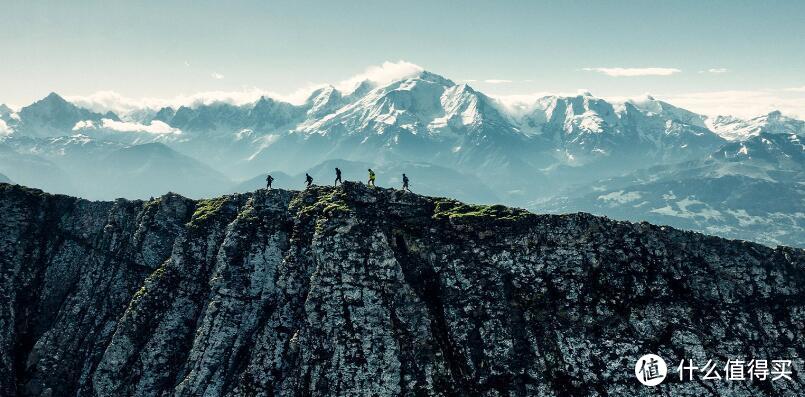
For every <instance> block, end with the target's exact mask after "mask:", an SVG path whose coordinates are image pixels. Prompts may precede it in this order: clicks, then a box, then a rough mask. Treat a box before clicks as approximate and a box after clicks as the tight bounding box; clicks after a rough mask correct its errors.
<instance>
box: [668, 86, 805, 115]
mask: <svg viewBox="0 0 805 397" xmlns="http://www.w3.org/2000/svg"><path fill="white" fill-rule="evenodd" d="M662 99H663V100H664V101H666V102H669V103H671V104H673V105H674V106H679V107H682V108H685V109H688V110H690V111H692V112H696V113H700V114H705V115H708V116H716V115H732V116H737V117H742V118H750V117H755V116H759V115H762V114H767V113H769V112H772V111H775V110H779V111H781V112H783V113H785V114H790V115H792V116H794V117H798V118H803V117H805V95H779V91H777V92H775V91H773V90H731V91H711V92H693V93H685V94H674V95H666V96H662Z"/></svg>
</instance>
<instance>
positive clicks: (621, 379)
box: [0, 183, 805, 396]
mask: <svg viewBox="0 0 805 397" xmlns="http://www.w3.org/2000/svg"><path fill="white" fill-rule="evenodd" d="M803 286H805V252H803V251H802V250H798V249H791V248H777V249H771V248H768V247H764V246H760V245H757V244H752V243H745V242H740V241H727V240H723V239H719V238H714V237H707V236H703V235H699V234H695V233H689V232H682V231H678V230H674V229H669V228H662V227H657V226H652V225H649V224H631V223H625V222H615V221H611V220H608V219H606V218H598V217H593V216H590V215H585V214H575V215H562V216H547V215H545V216H542V215H533V214H529V213H525V212H521V211H519V210H513V209H507V208H504V207H497V206H492V207H472V206H467V205H463V204H460V203H457V202H454V201H451V200H446V199H434V198H427V197H421V196H417V195H414V194H411V193H402V192H399V191H391V190H384V189H369V188H367V187H364V186H363V185H359V184H353V183H347V184H345V185H344V186H343V187H339V188H337V189H334V188H329V187H316V188H312V189H308V190H306V191H304V192H290V191H283V190H272V191H266V190H259V191H257V192H254V193H251V194H239V195H231V196H225V197H221V198H217V199H212V200H204V201H193V200H189V199H186V198H183V197H180V196H177V195H166V196H162V197H160V198H158V199H155V200H152V201H145V202H143V201H125V200H118V201H115V202H88V201H84V200H81V199H76V198H70V197H66V196H53V195H48V194H44V193H42V192H41V191H38V190H30V189H25V188H21V187H18V186H12V185H6V184H3V185H0V296H2V305H0V395H4V396H13V395H20V396H29V395H30V396H125V395H136V396H165V395H175V396H271V395H286V396H292V395H345V396H354V395H378V396H386V395H445V396H446V395H463V396H470V395H488V396H498V395H501V396H502V395H507V396H508V395H512V396H514V395H534V396H581V395H584V396H605V395H612V396H619V395H624V396H625V395H628V396H641V395H645V396H648V395H656V393H657V392H660V393H661V394H663V395H674V396H683V395H689V396H699V395H723V396H727V395H729V396H740V395H746V396H750V395H753V396H757V395H769V396H771V395H802V394H803V393H804V392H805V387H804V386H803V378H802V377H801V375H800V372H799V371H801V369H802V364H803V363H802V360H801V359H800V358H802V357H805V345H804V344H803V342H802V341H803V334H804V333H805V325H803V324H805V293H803V288H804V287H803ZM646 353H656V354H659V355H660V356H662V357H664V358H666V360H668V361H669V367H675V366H676V365H678V363H679V360H681V359H682V358H688V359H693V360H695V361H697V362H702V363H703V362H706V360H707V359H713V360H722V361H721V362H722V363H723V360H726V359H727V358H733V359H747V360H748V359H752V358H757V359H770V360H771V359H793V360H794V364H793V365H794V373H793V375H792V380H791V381H787V380H782V381H780V380H778V381H775V382H770V381H766V382H748V381H746V382H727V381H717V382H712V381H710V382H708V381H683V382H680V381H679V380H678V377H677V376H676V375H675V374H674V373H673V370H672V371H671V372H672V373H670V374H669V377H668V379H667V380H666V381H665V382H664V383H663V384H661V385H660V386H657V387H656V388H653V389H652V388H649V387H646V386H643V385H641V384H640V383H638V381H637V380H636V379H635V377H634V364H635V361H636V360H637V358H638V357H639V356H641V355H643V354H646ZM658 389H659V390H658Z"/></svg>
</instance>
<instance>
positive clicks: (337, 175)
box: [333, 167, 344, 186]
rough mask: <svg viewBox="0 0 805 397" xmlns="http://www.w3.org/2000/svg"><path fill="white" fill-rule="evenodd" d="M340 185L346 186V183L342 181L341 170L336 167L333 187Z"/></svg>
mask: <svg viewBox="0 0 805 397" xmlns="http://www.w3.org/2000/svg"><path fill="white" fill-rule="evenodd" d="M339 183H340V184H342V185H343V184H344V182H342V181H341V170H340V169H339V168H338V167H335V183H334V184H333V186H337V185H338V184H339Z"/></svg>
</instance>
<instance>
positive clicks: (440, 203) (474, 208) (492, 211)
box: [433, 199, 532, 221]
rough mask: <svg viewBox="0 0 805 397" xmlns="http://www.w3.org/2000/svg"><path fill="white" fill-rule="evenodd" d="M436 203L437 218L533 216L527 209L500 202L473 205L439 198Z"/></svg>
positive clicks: (505, 219)
mask: <svg viewBox="0 0 805 397" xmlns="http://www.w3.org/2000/svg"><path fill="white" fill-rule="evenodd" d="M435 204H436V205H435V208H434V210H433V217H434V218H436V219H451V220H489V221H495V220H498V221H519V220H523V219H526V218H528V217H530V216H532V214H531V213H530V212H528V211H526V210H523V209H519V208H509V207H506V206H503V205H499V204H496V205H472V204H464V203H461V202H458V201H455V200H450V199H439V200H437V201H436V203H435Z"/></svg>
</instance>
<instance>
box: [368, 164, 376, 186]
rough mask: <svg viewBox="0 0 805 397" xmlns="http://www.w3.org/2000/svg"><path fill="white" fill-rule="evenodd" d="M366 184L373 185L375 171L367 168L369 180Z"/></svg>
mask: <svg viewBox="0 0 805 397" xmlns="http://www.w3.org/2000/svg"><path fill="white" fill-rule="evenodd" d="M367 185H368V186H375V172H374V171H372V169H371V168H369V182H368V183H367Z"/></svg>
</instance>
